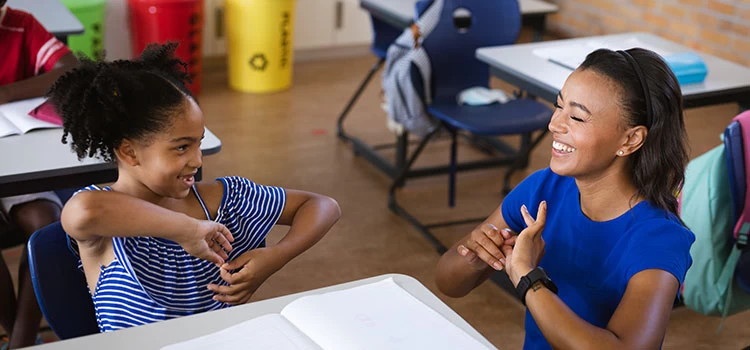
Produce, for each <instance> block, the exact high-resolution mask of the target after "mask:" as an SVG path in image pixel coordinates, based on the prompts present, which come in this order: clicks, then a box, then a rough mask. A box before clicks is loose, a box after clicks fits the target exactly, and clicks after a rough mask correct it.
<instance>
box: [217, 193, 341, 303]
mask: <svg viewBox="0 0 750 350" xmlns="http://www.w3.org/2000/svg"><path fill="white" fill-rule="evenodd" d="M340 216H341V209H340V208H339V205H338V203H336V201H335V200H334V199H332V198H329V197H326V196H322V195H319V194H315V193H310V192H304V191H297V190H286V204H285V205H284V210H283V212H282V213H281V217H279V220H278V221H277V223H278V224H280V225H289V226H291V227H290V228H289V232H287V234H286V235H285V236H284V238H282V239H281V240H280V241H279V242H278V243H277V244H276V245H273V246H270V247H267V248H257V249H253V250H250V251H247V252H245V253H243V254H242V255H240V256H239V257H237V258H236V259H234V260H232V261H230V262H227V263H226V264H224V265H223V266H222V267H221V277H222V279H224V281H226V282H227V283H228V284H229V285H226V286H220V285H218V284H209V285H208V289H210V290H211V291H213V292H214V293H216V295H215V296H214V299H215V300H218V301H221V302H225V303H228V304H232V305H237V304H244V303H246V302H248V301H249V300H250V298H251V297H252V296H253V293H255V291H256V290H257V289H258V288H259V287H260V286H261V285H262V284H263V282H265V281H266V279H268V278H269V277H270V276H271V275H273V274H274V273H276V271H278V270H280V269H281V268H282V267H283V266H284V265H286V264H287V263H288V262H289V261H291V260H292V259H294V258H295V257H296V256H298V255H300V254H301V253H302V252H304V251H305V250H307V249H308V248H310V247H311V246H312V245H313V244H315V243H316V242H318V241H319V240H320V239H321V238H322V237H323V235H325V234H326V232H328V230H329V229H330V228H331V226H333V224H334V223H336V221H338V219H339V217H340ZM230 271H235V272H234V273H230Z"/></svg>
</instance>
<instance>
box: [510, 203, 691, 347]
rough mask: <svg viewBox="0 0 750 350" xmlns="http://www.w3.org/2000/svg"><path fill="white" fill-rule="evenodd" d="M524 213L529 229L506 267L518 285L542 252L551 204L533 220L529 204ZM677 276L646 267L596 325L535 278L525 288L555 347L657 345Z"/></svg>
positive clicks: (531, 307) (529, 304) (541, 207)
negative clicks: (605, 318) (606, 318)
mask: <svg viewBox="0 0 750 350" xmlns="http://www.w3.org/2000/svg"><path fill="white" fill-rule="evenodd" d="M521 215H522V216H523V218H524V221H525V222H526V225H527V227H526V229H524V230H523V231H521V233H519V235H518V236H517V237H516V244H515V246H514V247H513V248H512V249H510V248H506V247H504V252H505V255H506V257H507V266H506V272H507V273H508V276H510V280H511V282H513V285H514V286H518V283H519V281H520V279H521V277H523V276H525V275H526V274H528V273H529V272H530V271H531V270H533V269H534V268H535V267H536V266H538V264H539V261H540V260H541V258H542V256H544V247H545V243H544V239H543V238H542V231H543V230H544V226H545V223H546V219H547V204H546V202H542V203H541V204H540V205H539V212H538V213H537V218H536V219H534V218H533V217H532V216H531V214H530V213H529V212H528V210H527V208H526V207H525V206H522V208H521ZM678 288H679V281H678V280H677V279H676V278H675V277H674V276H673V275H672V274H671V273H669V272H667V271H664V270H659V269H648V270H644V271H641V272H638V273H636V274H635V275H633V277H631V278H630V280H629V281H628V285H627V288H626V289H625V293H624V295H623V297H622V300H621V301H620V304H619V305H618V306H617V309H616V310H615V313H614V314H613V315H612V318H611V319H610V321H609V323H608V324H607V326H606V328H599V327H596V326H594V325H592V324H590V323H588V322H586V321H585V320H583V319H582V318H580V317H579V316H578V315H576V314H575V313H574V312H573V311H572V310H571V309H570V308H569V307H568V306H567V305H565V303H564V302H563V301H562V299H560V298H559V297H558V296H557V295H556V294H554V293H553V292H552V291H550V290H549V289H547V288H545V287H544V285H543V284H542V283H541V282H537V283H535V284H534V285H533V286H531V287H530V288H529V290H528V292H527V293H526V298H525V301H526V306H527V307H528V308H529V311H530V312H531V315H532V316H533V317H534V321H536V324H537V325H538V326H539V329H540V330H541V331H542V334H544V337H545V339H547V342H549V344H550V345H551V346H552V347H553V348H556V349H659V348H660V346H661V343H662V340H663V339H664V333H665V332H666V329H667V322H668V321H669V314H670V311H671V310H672V302H673V301H674V297H675V296H676V295H677V289H678Z"/></svg>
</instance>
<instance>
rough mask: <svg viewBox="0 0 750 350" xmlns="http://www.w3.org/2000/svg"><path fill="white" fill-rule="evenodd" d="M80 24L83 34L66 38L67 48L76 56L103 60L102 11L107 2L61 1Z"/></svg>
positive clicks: (92, 0) (93, 0)
mask: <svg viewBox="0 0 750 350" xmlns="http://www.w3.org/2000/svg"><path fill="white" fill-rule="evenodd" d="M61 2H62V3H63V4H64V5H65V7H67V8H68V9H69V10H70V12H72V13H73V15H74V16H76V18H78V20H79V21H81V24H83V28H84V31H83V34H80V35H71V36H68V47H70V50H71V51H73V52H75V53H76V54H78V53H79V52H82V53H83V54H85V55H86V56H87V57H88V58H90V59H94V60H100V59H103V58H104V9H105V8H106V6H107V0H61Z"/></svg>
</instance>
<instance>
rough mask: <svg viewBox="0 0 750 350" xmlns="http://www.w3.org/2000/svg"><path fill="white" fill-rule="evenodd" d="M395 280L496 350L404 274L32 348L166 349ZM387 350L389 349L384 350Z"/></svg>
mask: <svg viewBox="0 0 750 350" xmlns="http://www.w3.org/2000/svg"><path fill="white" fill-rule="evenodd" d="M388 277H393V278H394V280H395V281H396V283H397V284H398V285H400V286H401V287H403V288H404V289H406V291H407V292H409V293H411V294H412V295H413V296H415V297H416V298H417V299H419V300H420V301H421V302H423V303H424V304H425V305H427V306H429V307H431V308H432V309H433V310H435V311H437V312H438V313H439V314H441V315H442V316H443V317H445V318H446V319H448V320H449V321H451V322H452V323H453V324H455V325H457V326H458V327H459V328H461V329H463V330H464V331H465V332H467V333H468V334H469V335H470V336H472V337H474V338H475V339H477V340H478V341H480V342H481V343H482V344H485V345H487V346H488V347H489V348H490V349H494V348H495V347H494V346H492V344H491V343H490V342H489V341H487V339H485V338H484V337H483V336H482V335H481V334H479V332H477V331H476V330H475V329H474V328H472V327H471V325H469V324H468V323H467V322H466V321H464V319H462V318H461V316H459V315H458V314H457V313H456V312H455V311H453V310H451V308H449V307H448V306H447V305H445V303H443V302H442V301H441V300H440V299H438V298H437V297H436V296H435V295H434V294H432V293H431V292H430V290H429V289H427V288H426V287H425V286H424V285H422V284H421V283H420V282H419V281H417V280H416V279H414V278H412V277H410V276H406V275H400V274H389V275H381V276H376V277H371V278H367V279H362V280H358V281H354V282H348V283H343V284H339V285H335V286H330V287H325V288H320V289H315V290H311V291H307V292H301V293H297V294H292V295H286V296H282V297H278V298H273V299H268V300H262V301H258V302H254V303H250V304H245V305H242V306H236V307H232V308H229V309H224V310H220V311H211V312H206V313H202V314H198V315H193V316H187V317H181V318H177V319H172V320H169V321H164V322H158V323H153V324H150V325H146V326H141V327H135V328H128V329H124V330H120V331H116V332H111V333H103V334H95V335H89V336H85V337H80V338H75V339H69V340H65V341H59V342H54V343H49V344H45V345H40V346H36V347H32V348H30V349H34V350H37V349H38V350H79V349H106V350H119V349H123V350H125V349H127V350H132V349H138V350H148V349H159V348H160V347H162V346H165V345H169V344H173V343H177V342H180V341H185V340H189V339H193V338H196V337H199V336H202V335H206V334H209V333H213V332H216V331H219V330H221V329H224V328H227V327H229V326H233V325H236V324H238V323H240V322H243V321H247V320H249V319H252V318H255V317H258V316H261V315H265V314H270V313H278V312H280V311H281V309H283V308H284V306H286V305H287V304H289V303H290V302H292V301H294V300H296V299H297V298H299V297H302V296H305V295H310V294H321V293H326V292H331V291H335V290H341V289H346V288H351V287H355V286H358V285H363V284H367V283H373V282H376V281H380V280H383V279H386V278H388ZM384 350H385V349H384Z"/></svg>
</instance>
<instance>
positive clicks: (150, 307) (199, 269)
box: [71, 177, 286, 332]
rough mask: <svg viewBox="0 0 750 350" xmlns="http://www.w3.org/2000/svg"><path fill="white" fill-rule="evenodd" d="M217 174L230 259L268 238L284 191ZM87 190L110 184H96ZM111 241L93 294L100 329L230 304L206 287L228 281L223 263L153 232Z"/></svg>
mask: <svg viewBox="0 0 750 350" xmlns="http://www.w3.org/2000/svg"><path fill="white" fill-rule="evenodd" d="M217 180H219V181H221V182H222V183H223V184H224V196H223V198H222V200H221V204H220V205H219V210H218V215H217V217H216V218H215V219H213V220H214V221H216V222H219V223H222V224H224V225H225V226H226V227H227V228H228V229H229V231H230V232H232V235H233V236H234V242H233V243H232V248H233V250H232V252H231V253H230V254H229V259H228V261H231V260H233V259H235V258H237V257H238V256H239V255H241V254H242V253H244V252H247V251H249V250H251V249H254V248H257V247H260V246H262V245H263V244H264V242H265V238H266V234H267V233H268V231H270V230H271V228H272V227H273V226H274V225H275V224H276V221H277V220H278V219H279V217H280V216H281V212H282V211H283V209H284V203H285V201H286V193H285V192H284V189H282V188H279V187H270V186H262V185H258V184H255V183H253V182H251V181H249V180H247V179H244V178H241V177H224V178H219V179H217ZM83 190H105V191H108V190H110V189H109V188H108V187H104V188H100V187H97V186H95V185H92V186H88V187H86V188H84V189H83ZM193 191H194V193H195V194H196V197H198V199H199V201H200V203H201V205H202V206H203V210H204V211H205V213H206V217H207V218H209V219H212V218H211V216H210V213H209V212H208V210H207V208H206V206H205V204H204V203H203V199H201V197H200V195H199V194H198V192H197V191H196V189H195V187H193ZM71 241H72V240H71ZM112 245H113V247H114V252H115V259H114V260H113V261H112V263H111V264H109V266H102V267H101V272H100V275H99V280H98V281H97V285H96V289H95V291H94V295H93V296H92V299H93V301H94V308H95V309H96V319H97V322H98V323H99V330H100V331H101V332H109V331H114V330H118V329H122V328H128V327H133V326H139V325H144V324H148V323H152V322H157V321H163V320H168V319H171V318H175V317H180V316H187V315H193V314H197V313H201V312H204V311H208V310H216V309H221V308H225V307H228V306H229V305H228V304H225V303H222V302H218V301H214V300H213V299H212V298H213V296H214V293H213V292H212V291H210V290H208V288H207V286H208V284H210V283H216V284H219V285H227V283H226V282H224V280H222V279H221V277H220V275H219V269H218V268H217V267H216V266H215V265H214V264H213V263H210V262H207V261H204V260H200V259H198V258H196V257H193V256H192V255H190V254H188V253H187V252H185V250H184V249H182V247H180V245H178V244H177V243H174V242H172V241H170V240H167V239H162V238H155V237H115V238H112Z"/></svg>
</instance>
